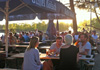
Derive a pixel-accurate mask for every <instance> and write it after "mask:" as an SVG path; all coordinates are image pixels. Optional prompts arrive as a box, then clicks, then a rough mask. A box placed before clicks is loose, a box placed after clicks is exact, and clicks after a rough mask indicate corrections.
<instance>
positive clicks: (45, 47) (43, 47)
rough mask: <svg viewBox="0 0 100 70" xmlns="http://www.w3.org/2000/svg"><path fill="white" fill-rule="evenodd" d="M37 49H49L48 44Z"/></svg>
mask: <svg viewBox="0 0 100 70" xmlns="http://www.w3.org/2000/svg"><path fill="white" fill-rule="evenodd" d="M39 49H50V46H41V47H39Z"/></svg>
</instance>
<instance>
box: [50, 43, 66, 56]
mask: <svg viewBox="0 0 100 70" xmlns="http://www.w3.org/2000/svg"><path fill="white" fill-rule="evenodd" d="M63 45H65V44H64V43H62V45H61V46H60V48H57V46H56V42H54V43H53V44H52V45H51V47H50V49H51V50H52V49H56V51H55V52H54V55H55V54H56V53H60V49H61V47H62V46H63Z"/></svg>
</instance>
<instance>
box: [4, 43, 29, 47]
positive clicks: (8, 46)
mask: <svg viewBox="0 0 100 70" xmlns="http://www.w3.org/2000/svg"><path fill="white" fill-rule="evenodd" d="M3 46H5V45H3ZM28 46H29V45H16V44H14V45H8V47H28Z"/></svg>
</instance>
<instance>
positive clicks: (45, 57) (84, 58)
mask: <svg viewBox="0 0 100 70" xmlns="http://www.w3.org/2000/svg"><path fill="white" fill-rule="evenodd" d="M11 57H14V58H24V53H19V54H15V55H12V56H11ZM92 57H93V55H91V57H89V58H87V57H86V55H82V56H81V57H79V60H92ZM40 59H60V57H59V56H46V53H40Z"/></svg>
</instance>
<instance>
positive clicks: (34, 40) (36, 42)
mask: <svg viewBox="0 0 100 70" xmlns="http://www.w3.org/2000/svg"><path fill="white" fill-rule="evenodd" d="M38 45H39V38H38V37H35V36H34V37H32V38H30V44H29V47H28V48H27V49H28V50H30V49H31V48H37V47H38Z"/></svg>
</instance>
